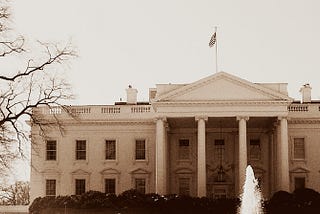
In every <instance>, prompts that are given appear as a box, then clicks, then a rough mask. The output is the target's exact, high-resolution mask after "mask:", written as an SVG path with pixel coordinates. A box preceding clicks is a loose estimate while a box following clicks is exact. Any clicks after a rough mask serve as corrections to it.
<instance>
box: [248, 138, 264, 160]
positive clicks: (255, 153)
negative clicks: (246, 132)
mask: <svg viewBox="0 0 320 214" xmlns="http://www.w3.org/2000/svg"><path fill="white" fill-rule="evenodd" d="M249 149H250V151H249V154H250V159H251V160H260V159H261V147H260V140H259V139H255V140H250V148H249Z"/></svg>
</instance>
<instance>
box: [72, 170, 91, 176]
mask: <svg viewBox="0 0 320 214" xmlns="http://www.w3.org/2000/svg"><path fill="white" fill-rule="evenodd" d="M71 174H73V175H89V174H91V173H90V172H87V171H85V170H83V169H77V170H75V171H73V172H71Z"/></svg>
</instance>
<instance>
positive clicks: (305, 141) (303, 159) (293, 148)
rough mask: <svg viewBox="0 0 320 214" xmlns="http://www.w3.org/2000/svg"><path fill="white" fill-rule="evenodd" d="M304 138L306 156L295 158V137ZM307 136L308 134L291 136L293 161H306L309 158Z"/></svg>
mask: <svg viewBox="0 0 320 214" xmlns="http://www.w3.org/2000/svg"><path fill="white" fill-rule="evenodd" d="M299 138H300V139H303V146H304V158H295V156H294V150H295V145H294V140H295V139H299ZM306 144H307V137H306V136H292V137H291V156H292V158H291V159H292V160H293V161H306V160H307V146H306Z"/></svg>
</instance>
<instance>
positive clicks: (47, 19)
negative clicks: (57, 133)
mask: <svg viewBox="0 0 320 214" xmlns="http://www.w3.org/2000/svg"><path fill="white" fill-rule="evenodd" d="M12 9H13V23H14V27H15V29H16V30H17V31H18V32H20V33H21V34H24V35H26V36H27V38H28V39H30V40H41V41H45V42H65V41H69V40H71V41H72V42H73V44H74V46H75V47H76V48H77V49H78V53H79V58H78V59H76V60H74V61H73V62H72V63H71V66H70V68H69V69H66V72H67V76H68V80H69V82H70V83H71V84H72V85H73V89H74V92H75V94H76V95H77V99H76V100H75V101H72V103H73V104H113V103H114V102H115V101H118V100H119V99H120V98H123V99H125V88H127V86H128V85H129V84H130V85H133V87H135V88H137V89H138V91H139V94H138V99H139V100H141V101H145V100H148V89H149V88H151V87H155V84H157V83H191V82H193V81H196V80H198V79H200V78H203V77H206V76H209V75H212V74H214V73H215V60H214V59H215V51H214V48H211V49H210V48H209V47H208V42H209V40H210V37H211V35H212V33H213V32H214V26H218V33H217V38H218V65H219V70H220V71H225V72H228V73H230V74H233V75H236V76H239V77H241V78H244V79H246V80H249V81H251V82H285V83H288V84H289V85H288V90H289V95H290V96H291V97H293V98H295V99H300V94H299V89H300V87H301V85H302V84H305V83H310V84H311V86H312V88H313V90H312V96H313V99H320V83H319V81H320V78H319V76H320V75H319V72H320V59H319V56H320V39H319V38H320V13H319V11H320V1H318V0H314V1H312V0H303V1H302V0H280V1H279V0H268V1H266V0H263V1H262V0H241V1H239V0H234V1H230V0H221V1H217V0H161V1H160V0H158V1H153V0H117V1H116V0H112V1H111V0H92V1H80V0H54V1H53V0H28V1H26V0H12Z"/></svg>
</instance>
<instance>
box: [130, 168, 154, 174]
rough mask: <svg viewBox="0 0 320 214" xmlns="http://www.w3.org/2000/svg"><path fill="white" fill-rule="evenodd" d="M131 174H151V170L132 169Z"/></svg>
mask: <svg viewBox="0 0 320 214" xmlns="http://www.w3.org/2000/svg"><path fill="white" fill-rule="evenodd" d="M130 174H150V172H149V171H148V170H145V169H142V168H138V169H135V170H132V171H131V172H130Z"/></svg>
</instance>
